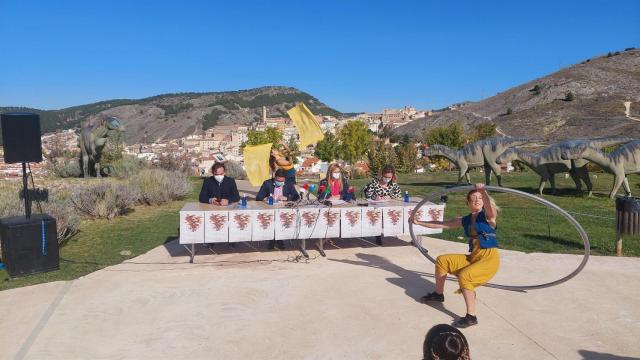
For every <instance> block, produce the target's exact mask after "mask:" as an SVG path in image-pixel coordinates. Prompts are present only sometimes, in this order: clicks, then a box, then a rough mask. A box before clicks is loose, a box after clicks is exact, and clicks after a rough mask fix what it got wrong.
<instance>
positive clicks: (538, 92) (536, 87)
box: [529, 84, 542, 95]
mask: <svg viewBox="0 0 640 360" xmlns="http://www.w3.org/2000/svg"><path fill="white" fill-rule="evenodd" d="M540 90H542V86H540V85H538V84H536V86H534V87H533V89H531V90H529V91H532V92H533V95H540Z"/></svg>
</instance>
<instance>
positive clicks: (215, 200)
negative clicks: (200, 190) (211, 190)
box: [209, 198, 218, 205]
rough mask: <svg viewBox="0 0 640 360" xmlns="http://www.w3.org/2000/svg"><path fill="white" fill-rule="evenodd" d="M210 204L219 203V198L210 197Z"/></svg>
mask: <svg viewBox="0 0 640 360" xmlns="http://www.w3.org/2000/svg"><path fill="white" fill-rule="evenodd" d="M209 204H211V205H218V199H217V198H210V199H209Z"/></svg>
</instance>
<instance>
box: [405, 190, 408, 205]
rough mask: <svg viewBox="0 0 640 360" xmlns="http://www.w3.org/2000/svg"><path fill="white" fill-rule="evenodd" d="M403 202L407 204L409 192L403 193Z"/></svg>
mask: <svg viewBox="0 0 640 360" xmlns="http://www.w3.org/2000/svg"><path fill="white" fill-rule="evenodd" d="M404 202H406V203H408V202H409V192H408V191H405V192H404Z"/></svg>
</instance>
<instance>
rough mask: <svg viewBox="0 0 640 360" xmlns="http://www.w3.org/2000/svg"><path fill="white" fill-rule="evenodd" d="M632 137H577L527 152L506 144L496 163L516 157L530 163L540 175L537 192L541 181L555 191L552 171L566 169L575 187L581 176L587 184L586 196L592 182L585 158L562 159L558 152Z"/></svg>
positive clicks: (622, 141) (502, 162)
mask: <svg viewBox="0 0 640 360" xmlns="http://www.w3.org/2000/svg"><path fill="white" fill-rule="evenodd" d="M631 140H633V139H632V138H597V139H580V140H568V141H563V142H561V143H558V144H555V145H551V146H549V147H548V148H546V149H545V150H543V151H541V152H539V153H537V154H535V153H531V152H527V151H524V150H521V149H516V148H510V149H508V150H507V151H505V152H504V153H503V154H502V155H500V156H499V157H498V158H497V159H496V161H497V162H498V163H499V164H506V163H508V162H509V161H513V160H520V161H522V162H523V163H525V165H527V166H528V167H530V168H531V169H532V170H533V171H535V172H536V173H537V174H538V175H540V185H539V186H538V193H539V194H540V195H542V190H543V189H544V183H545V181H547V180H548V181H549V182H550V183H551V192H552V193H553V194H555V193H556V184H555V174H558V173H563V172H568V173H569V175H570V176H571V178H572V179H573V181H574V183H575V184H576V189H577V190H578V191H580V190H582V184H581V182H580V180H582V181H583V182H584V183H585V185H586V186H587V191H588V192H589V196H591V191H592V189H593V186H592V184H591V179H590V178H589V171H588V170H587V164H588V161H587V160H584V159H575V160H564V159H562V153H563V152H564V151H566V150H567V149H571V148H573V147H576V146H579V145H583V144H588V145H590V146H593V147H595V148H597V149H601V148H603V147H606V146H613V145H619V144H623V143H625V142H629V141H631Z"/></svg>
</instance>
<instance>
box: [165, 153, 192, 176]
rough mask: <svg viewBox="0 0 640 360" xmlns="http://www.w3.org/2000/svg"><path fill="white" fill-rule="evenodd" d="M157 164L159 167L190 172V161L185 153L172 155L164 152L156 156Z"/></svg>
mask: <svg viewBox="0 0 640 360" xmlns="http://www.w3.org/2000/svg"><path fill="white" fill-rule="evenodd" d="M158 165H159V166H160V168H161V169H164V170H169V171H181V172H183V173H185V174H191V173H192V169H191V161H190V159H189V156H188V155H187V154H182V155H173V154H170V153H169V154H166V155H160V156H159V157H158Z"/></svg>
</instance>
